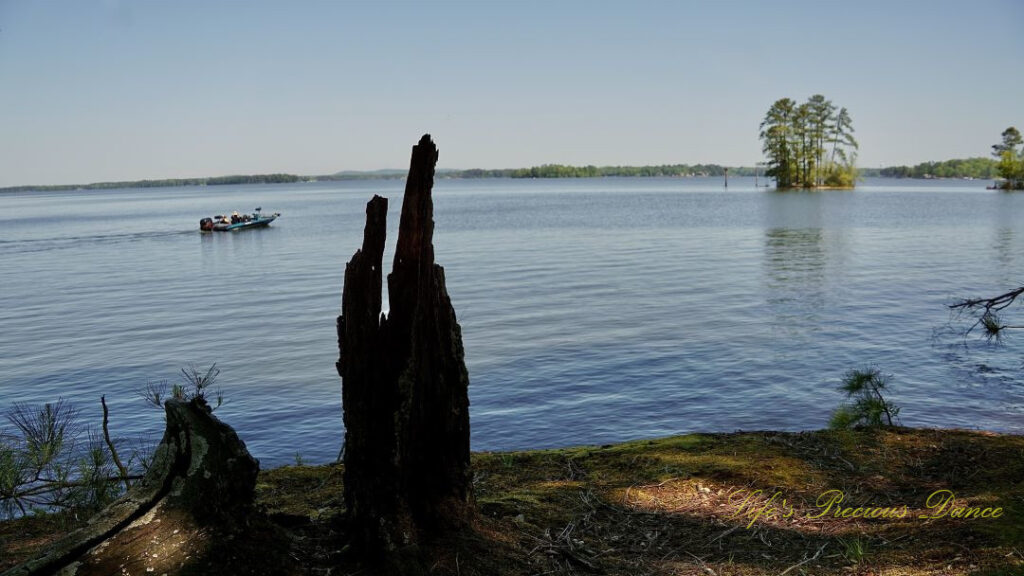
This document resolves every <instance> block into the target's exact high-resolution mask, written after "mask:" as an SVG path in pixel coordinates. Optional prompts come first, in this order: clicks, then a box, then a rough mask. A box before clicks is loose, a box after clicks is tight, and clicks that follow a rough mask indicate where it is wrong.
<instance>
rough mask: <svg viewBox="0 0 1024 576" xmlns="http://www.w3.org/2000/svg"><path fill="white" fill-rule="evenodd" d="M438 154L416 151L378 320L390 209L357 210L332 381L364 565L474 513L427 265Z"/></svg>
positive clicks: (455, 394)
mask: <svg viewBox="0 0 1024 576" xmlns="http://www.w3.org/2000/svg"><path fill="white" fill-rule="evenodd" d="M436 164H437V147H436V146H435V145H434V143H433V142H432V141H431V139H430V136H429V135H425V136H423V138H422V139H421V140H420V142H419V144H418V145H416V146H414V147H413V152H412V162H411V165H410V168H409V176H408V179H407V180H406V188H405V199H404V202H403V205H402V217H401V221H400V224H399V230H398V246H397V248H396V251H395V260H394V265H393V268H392V272H391V274H390V275H388V293H389V303H390V313H389V314H388V315H387V316H385V315H383V314H381V289H382V271H381V268H382V260H383V253H384V239H385V231H386V228H387V218H386V214H387V200H386V199H384V198H381V197H378V196H375V197H374V198H373V199H372V200H370V202H369V203H368V204H367V206H366V228H365V230H364V233H363V246H362V248H361V249H360V250H358V251H357V252H356V253H355V255H354V256H353V257H352V260H351V261H350V262H349V263H348V265H347V266H346V268H345V286H344V289H343V292H342V314H341V316H339V317H338V348H339V360H338V373H339V374H340V375H341V377H342V401H343V403H344V419H345V501H346V504H347V506H348V512H349V519H350V526H351V529H352V534H353V536H354V538H355V539H356V541H357V542H358V543H359V545H360V546H361V547H362V549H363V550H364V551H366V552H370V553H382V552H389V551H394V550H397V549H399V548H401V547H404V546H407V545H410V544H415V543H417V542H418V541H419V539H420V538H421V536H422V535H423V534H425V533H426V532H430V533H437V532H439V531H444V530H447V529H453V528H458V527H460V526H462V525H463V524H464V523H465V521H466V520H467V519H468V517H469V514H470V511H471V509H472V506H471V504H472V485H471V479H472V476H471V470H470V466H469V395H468V387H469V374H468V373H467V371H466V365H465V361H464V356H465V353H464V351H463V347H462V330H461V328H460V327H459V324H458V322H457V321H456V318H455V310H454V309H453V308H452V304H451V300H450V299H449V298H448V291H447V289H446V288H445V278H444V269H443V268H442V267H441V266H438V265H437V264H435V263H434V245H433V234H434V219H433V200H432V198H431V190H432V188H433V183H434V167H435V165H436Z"/></svg>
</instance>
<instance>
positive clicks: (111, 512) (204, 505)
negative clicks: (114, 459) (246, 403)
mask: <svg viewBox="0 0 1024 576" xmlns="http://www.w3.org/2000/svg"><path fill="white" fill-rule="evenodd" d="M164 409H165V412H166V415H167V428H166V429H165V431H164V437H163V440H161V442H160V444H159V446H157V449H156V454H155V457H154V460H153V464H152V466H151V467H150V469H149V472H148V473H147V474H146V476H145V477H144V478H143V479H142V480H140V481H139V483H138V484H136V485H134V486H133V487H132V488H131V489H130V490H129V491H128V493H127V494H125V495H124V496H123V497H122V498H120V499H119V500H118V501H117V502H115V503H113V504H111V505H110V506H108V507H107V508H105V509H104V510H103V511H101V512H100V513H99V514H97V515H96V516H94V517H93V518H91V519H90V520H89V523H88V524H87V525H86V526H84V527H83V528H80V529H78V530H75V531H74V532H71V533H70V534H68V535H67V536H66V537H64V538H62V539H61V540H59V541H57V542H56V543H54V545H53V546H52V547H50V549H49V550H48V551H47V553H46V554H45V555H43V556H41V557H39V558H35V559H33V560H29V561H27V562H25V563H23V564H20V565H18V566H15V567H14V568H11V569H10V570H8V571H7V572H4V573H3V575H2V576H29V575H33V576H34V575H42V574H54V573H58V572H59V573H60V574H62V575H71V574H78V575H81V576H84V575H92V574H95V575H100V574H113V573H118V572H120V571H121V570H122V569H127V568H126V567H130V568H132V570H131V571H133V573H134V571H138V572H146V571H150V572H152V571H155V572H156V573H158V574H160V573H168V574H173V573H175V572H176V571H177V570H178V569H179V568H181V566H182V564H184V563H185V560H187V559H189V558H195V557H197V556H199V555H201V553H202V551H203V549H204V548H205V547H206V542H205V540H204V537H203V536H202V534H203V533H204V530H206V529H207V528H209V527H215V528H218V529H230V528H231V527H232V526H234V525H235V524H236V523H237V522H238V521H239V520H240V519H243V518H245V515H246V513H247V512H248V510H249V508H250V507H251V505H252V502H253V497H254V494H255V487H256V475H257V474H258V473H259V462H258V461H256V460H255V459H253V457H252V456H250V455H249V452H248V450H246V448H245V444H244V443H243V442H242V441H241V440H240V439H239V438H238V435H237V434H235V431H234V430H232V429H231V427H230V426H228V425H227V424H224V423H223V422H221V421H220V420H218V419H217V418H216V417H214V416H213V414H211V413H210V408H209V406H207V405H206V403H205V402H204V401H202V400H201V399H196V400H192V401H190V402H183V401H178V400H168V401H167V402H166V404H165V405H164Z"/></svg>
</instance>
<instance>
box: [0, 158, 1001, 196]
mask: <svg viewBox="0 0 1024 576" xmlns="http://www.w3.org/2000/svg"><path fill="white" fill-rule="evenodd" d="M999 165H1000V162H999V161H997V160H993V159H990V158H962V159H952V160H944V161H941V162H922V163H920V164H916V165H914V166H888V167H884V168H858V169H857V174H858V175H859V176H883V177H887V178H975V179H979V180H983V179H993V178H996V177H1000V171H999ZM726 170H728V171H729V175H730V176H741V177H742V176H747V177H752V176H755V175H759V176H765V170H764V169H762V168H759V167H754V166H722V165H720V164H660V165H646V166H593V165H588V166H572V165H565V164H543V165H540V166H532V167H529V168H499V169H486V168H471V169H467V170H444V169H442V170H438V171H437V176H438V177H439V178H452V179H463V178H464V179H475V178H606V177H623V178H631V177H636V178H646V177H672V178H675V177H701V176H703V177H719V178H720V177H723V176H724V175H725V171H726ZM768 176H769V177H770V176H771V174H768ZM402 177H403V175H402V174H400V173H398V172H397V171H395V172H392V171H372V172H340V173H337V174H329V175H322V176H299V175H295V174H263V175H260V174H256V175H248V176H243V175H235V176H217V177H210V178H167V179H162V180H136V181H119V182H96V183H92V184H58V185H44V186H33V185H24V186H10V187H6V188H0V192H28V191H43V192H60V191H67V190H79V189H82V190H110V189H116V188H163V187H174V186H217V185H228V184H281V183H291V182H331V181H345V180H392V179H398V178H402Z"/></svg>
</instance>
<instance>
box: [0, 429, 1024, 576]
mask: <svg viewBox="0 0 1024 576" xmlns="http://www.w3.org/2000/svg"><path fill="white" fill-rule="evenodd" d="M1022 452H1024V437H1022V436H1019V435H1004V434H995V433H990V432H984V431H966V430H943V429H912V428H899V427H894V428H884V429H879V430H870V429H859V430H849V431H846V430H844V431H836V430H821V431H814V432H798V433H790V432H770V431H762V432H735V433H728V434H688V435H684V436H676V437H670V438H662V439H656V440H637V441H632V442H625V443H622V444H614V445H604V446H581V447H573V448H565V449H549V450H534V451H519V452H504V453H490V452H477V453H473V455H472V470H473V484H474V490H475V493H476V501H477V505H478V510H479V512H478V513H477V515H476V517H475V518H474V519H473V521H472V524H471V529H469V530H466V531H465V532H464V533H461V534H460V535H459V536H458V537H457V538H455V537H445V538H443V539H440V540H436V541H432V542H425V543H423V548H424V552H425V553H426V554H427V556H428V557H429V558H430V559H431V562H432V564H431V565H432V569H431V573H432V574H445V575H447V574H453V575H454V574H459V575H470V574H491V575H496V576H511V575H518V574H540V573H545V574H579V573H604V574H716V575H720V576H728V575H736V574H769V573H771V574H804V573H813V574H817V575H868V574H881V573H885V574H900V575H902V576H915V575H921V576H924V575H935V574H951V573H956V574H972V575H976V576H1001V575H1010V574H1020V573H1021V572H1022V571H1024V548H1022V543H1024V484H1022V483H1021V480H1020V479H1021V478H1024V460H1022V459H1021V458H1020V454H1021V453H1022ZM343 472H344V470H343V466H342V465H340V464H326V465H322V466H303V465H295V466H283V467H280V468H275V469H271V470H263V471H260V473H259V477H258V480H257V485H256V499H257V508H258V510H259V514H258V517H257V519H255V520H253V521H251V522H250V523H249V524H248V528H247V529H246V530H245V531H244V532H243V533H241V534H239V535H236V536H234V537H233V538H232V539H230V540H228V539H221V538H219V537H217V535H215V534H208V535H206V536H204V537H203V539H202V541H197V542H191V544H194V545H196V546H199V545H200V544H201V545H202V546H204V547H208V548H207V552H205V553H199V554H195V555H193V556H192V557H191V558H189V557H187V556H181V557H179V555H176V553H175V551H174V550H170V549H168V550H167V555H166V556H164V555H163V554H161V557H160V558H157V557H156V556H155V555H154V556H153V557H152V558H143V559H138V562H144V563H146V566H145V567H143V566H142V565H141V564H140V565H139V566H138V568H139V569H140V571H141V570H142V569H144V568H152V569H154V570H155V573H158V574H159V573H162V572H163V571H168V570H167V569H168V568H178V567H179V564H181V563H183V562H184V563H185V564H186V566H184V567H183V568H185V570H184V572H183V573H185V572H187V573H197V574H199V573H201V574H206V573H239V574H241V573H246V574H248V573H253V574H271V573H272V574H309V573H312V574H320V573H324V574H326V573H335V574H356V573H366V572H360V570H363V569H365V568H366V567H365V566H362V565H360V564H359V563H358V561H357V560H354V559H352V558H350V557H349V555H348V554H347V553H346V552H345V550H344V549H342V548H341V543H342V542H344V541H345V540H346V535H347V534H346V528H345V525H344V523H343V522H342V521H341V519H342V517H343V514H344V513H345V505H344V499H343V496H342V495H343V490H344V489H343V484H342V478H343V475H344V474H343ZM85 520H86V519H85V518H73V517H69V516H67V515H60V514H43V515H29V516H26V517H22V518H18V519H15V520H10V521H7V522H2V523H0V571H3V570H6V569H8V568H11V567H12V566H14V565H15V564H16V563H18V562H19V561H22V560H25V559H27V558H30V557H32V556H33V555H35V554H37V553H38V552H39V551H41V550H43V549H45V548H46V547H47V546H48V545H49V544H50V543H51V542H52V541H53V540H54V539H55V538H57V537H59V536H60V535H61V534H63V533H65V532H67V531H70V530H72V529H74V528H75V527H77V526H79V525H81V524H83V523H84V522H85ZM197 551H198V549H197V550H193V549H188V548H186V549H185V550H184V551H183V552H182V554H187V553H193V552H197ZM133 562H134V560H133ZM168 563H169V564H168ZM171 565H173V566H171ZM170 571H173V570H170Z"/></svg>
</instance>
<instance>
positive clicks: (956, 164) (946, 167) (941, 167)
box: [878, 158, 997, 180]
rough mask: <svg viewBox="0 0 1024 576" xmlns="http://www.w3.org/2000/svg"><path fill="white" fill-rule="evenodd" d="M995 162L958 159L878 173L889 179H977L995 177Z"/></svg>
mask: <svg viewBox="0 0 1024 576" xmlns="http://www.w3.org/2000/svg"><path fill="white" fill-rule="evenodd" d="M996 168H997V162H996V161H995V160H992V159H991V158H960V159H953V160H944V161H942V162H922V163H920V164H917V165H915V166H889V167H887V168H882V169H881V170H879V171H878V175H879V176H886V177H889V178H977V179H979V180H987V179H991V178H995V177H996V174H997V172H996Z"/></svg>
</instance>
